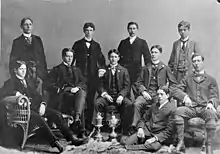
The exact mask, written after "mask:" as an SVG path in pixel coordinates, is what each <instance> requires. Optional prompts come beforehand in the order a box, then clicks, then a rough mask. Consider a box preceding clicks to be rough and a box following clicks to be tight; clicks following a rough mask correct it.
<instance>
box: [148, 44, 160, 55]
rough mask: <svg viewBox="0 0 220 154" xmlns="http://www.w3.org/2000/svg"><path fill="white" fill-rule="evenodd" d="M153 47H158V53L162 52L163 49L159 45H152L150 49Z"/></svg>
mask: <svg viewBox="0 0 220 154" xmlns="http://www.w3.org/2000/svg"><path fill="white" fill-rule="evenodd" d="M154 48H156V49H158V50H159V51H160V53H162V51H163V49H162V47H161V46H160V45H153V46H152V47H151V48H150V50H153V49H154Z"/></svg>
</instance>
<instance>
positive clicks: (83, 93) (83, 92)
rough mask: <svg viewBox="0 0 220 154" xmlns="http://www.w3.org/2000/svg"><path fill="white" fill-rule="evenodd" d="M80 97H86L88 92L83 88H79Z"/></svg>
mask: <svg viewBox="0 0 220 154" xmlns="http://www.w3.org/2000/svg"><path fill="white" fill-rule="evenodd" d="M78 97H82V98H86V92H85V91H84V90H82V89H79V91H78Z"/></svg>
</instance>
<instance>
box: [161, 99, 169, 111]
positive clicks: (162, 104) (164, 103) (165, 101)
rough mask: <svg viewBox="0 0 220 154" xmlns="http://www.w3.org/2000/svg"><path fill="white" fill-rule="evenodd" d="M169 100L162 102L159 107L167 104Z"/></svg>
mask: <svg viewBox="0 0 220 154" xmlns="http://www.w3.org/2000/svg"><path fill="white" fill-rule="evenodd" d="M168 102H169V101H168V100H167V101H165V102H164V103H163V104H160V106H159V109H161V108H162V107H163V106H164V105H165V104H167V103H168Z"/></svg>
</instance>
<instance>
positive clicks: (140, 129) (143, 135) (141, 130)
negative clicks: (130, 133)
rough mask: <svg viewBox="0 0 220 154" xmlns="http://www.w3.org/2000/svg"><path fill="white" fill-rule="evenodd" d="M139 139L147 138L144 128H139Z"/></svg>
mask: <svg viewBox="0 0 220 154" xmlns="http://www.w3.org/2000/svg"><path fill="white" fill-rule="evenodd" d="M137 137H139V138H144V137H145V134H144V130H143V128H138V132H137Z"/></svg>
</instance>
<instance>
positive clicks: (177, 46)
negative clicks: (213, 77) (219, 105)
mask: <svg viewBox="0 0 220 154" xmlns="http://www.w3.org/2000/svg"><path fill="white" fill-rule="evenodd" d="M181 51H182V49H181V41H180V39H179V40H177V41H175V42H174V43H173V49H172V52H171V55H170V59H169V62H168V66H169V67H170V69H171V71H172V72H173V74H174V76H175V77H176V78H177V74H178V72H179V70H178V65H179V56H180V52H181ZM186 52H187V56H188V57H187V58H186V59H187V64H188V65H187V66H186V67H187V69H188V72H191V71H192V62H191V57H192V55H193V54H194V53H199V52H200V49H199V46H198V44H197V43H196V42H195V41H192V40H189V41H188V43H187V46H186ZM177 80H178V81H180V80H181V79H178V78H177Z"/></svg>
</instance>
